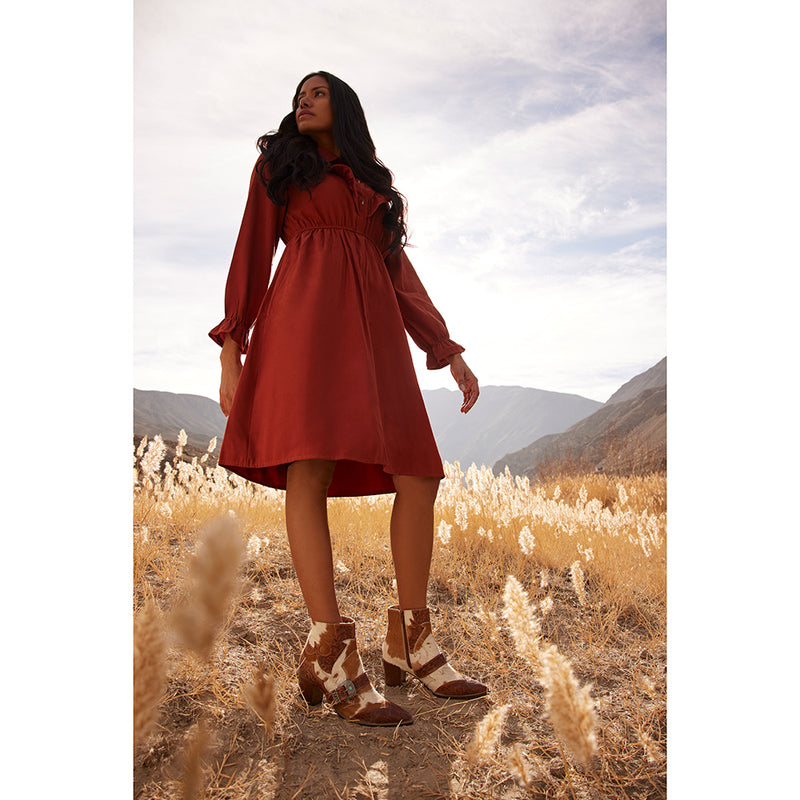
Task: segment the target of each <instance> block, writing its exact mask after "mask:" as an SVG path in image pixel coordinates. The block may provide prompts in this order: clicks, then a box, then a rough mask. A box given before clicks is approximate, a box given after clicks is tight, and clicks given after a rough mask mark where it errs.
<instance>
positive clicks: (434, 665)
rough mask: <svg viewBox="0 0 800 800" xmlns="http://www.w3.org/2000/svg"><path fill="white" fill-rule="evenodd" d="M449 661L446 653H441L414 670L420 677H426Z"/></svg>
mask: <svg viewBox="0 0 800 800" xmlns="http://www.w3.org/2000/svg"><path fill="white" fill-rule="evenodd" d="M446 663H447V656H446V655H445V654H444V653H439V655H438V656H434V657H433V658H432V659H431V660H430V661H428V662H426V663H425V664H423V665H422V666H421V667H420V668H419V669H415V670H414V674H415V675H416V676H417V677H418V678H425V677H427V676H428V675H430V674H431V672H435V671H436V670H437V669H439V667H442V666H444V665H445V664H446Z"/></svg>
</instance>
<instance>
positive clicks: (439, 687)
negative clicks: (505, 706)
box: [383, 606, 488, 700]
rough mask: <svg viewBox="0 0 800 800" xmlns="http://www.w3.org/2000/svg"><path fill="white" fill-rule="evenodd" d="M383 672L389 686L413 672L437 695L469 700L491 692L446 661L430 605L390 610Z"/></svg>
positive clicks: (384, 648) (398, 683)
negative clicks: (433, 623) (434, 629)
mask: <svg viewBox="0 0 800 800" xmlns="http://www.w3.org/2000/svg"><path fill="white" fill-rule="evenodd" d="M383 672H384V675H385V676H386V685H387V686H399V685H400V684H401V683H402V682H403V681H404V680H405V677H406V673H411V674H412V675H414V676H415V677H417V678H418V679H419V680H420V681H421V682H422V684H423V685H424V686H426V687H427V688H428V689H429V690H430V691H431V692H433V694H435V695H436V696H437V697H451V698H458V699H461V700H469V699H472V698H473V697H483V695H485V694H486V693H487V692H488V689H487V687H486V686H484V685H483V684H482V683H478V681H473V680H470V679H469V678H465V677H464V676H463V675H461V674H460V673H458V672H456V670H454V669H453V668H452V667H451V666H450V664H448V663H447V657H446V656H445V655H444V653H442V651H441V650H440V649H439V645H437V644H436V641H435V639H434V638H433V633H432V631H431V618H430V611H429V610H428V609H427V608H412V609H406V610H405V611H402V610H401V609H400V607H399V606H392V607H391V608H390V609H389V627H388V630H387V632H386V639H384V642H383Z"/></svg>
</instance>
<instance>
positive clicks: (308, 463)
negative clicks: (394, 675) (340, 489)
mask: <svg viewBox="0 0 800 800" xmlns="http://www.w3.org/2000/svg"><path fill="white" fill-rule="evenodd" d="M335 470H336V462H335V461H325V460H324V459H321V458H315V459H308V460H304V461H293V462H292V463H291V464H289V467H288V469H287V472H286V484H287V487H286V488H287V489H289V488H290V487H292V486H295V485H297V484H298V483H301V484H303V485H304V486H305V487H307V488H310V489H315V490H318V491H321V492H325V493H327V491H328V487H329V486H330V485H331V481H332V480H333V473H334V471H335Z"/></svg>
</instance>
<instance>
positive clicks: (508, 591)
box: [503, 575, 541, 667]
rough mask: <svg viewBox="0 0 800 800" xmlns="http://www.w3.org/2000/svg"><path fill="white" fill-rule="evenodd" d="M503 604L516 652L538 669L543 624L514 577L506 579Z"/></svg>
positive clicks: (504, 614)
mask: <svg viewBox="0 0 800 800" xmlns="http://www.w3.org/2000/svg"><path fill="white" fill-rule="evenodd" d="M503 603H504V608H503V617H505V620H506V622H508V627H509V630H510V631H511V638H512V639H513V641H514V647H515V649H516V651H517V652H518V653H519V655H521V656H522V657H523V658H524V659H525V660H526V661H527V662H528V663H529V664H530V665H531V666H533V667H536V666H537V665H538V663H539V643H540V635H541V622H540V620H539V618H538V617H537V616H536V614H535V612H534V610H533V607H532V606H531V603H530V600H529V599H528V593H527V592H526V591H525V590H524V589H523V588H522V584H521V583H520V582H519V581H518V580H517V579H516V578H515V577H514V576H513V575H509V576H508V577H507V578H506V588H505V590H504V592H503Z"/></svg>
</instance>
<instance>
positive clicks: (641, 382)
mask: <svg viewBox="0 0 800 800" xmlns="http://www.w3.org/2000/svg"><path fill="white" fill-rule="evenodd" d="M666 385H667V357H666V356H664V358H662V359H661V361H659V362H658V364H655V365H654V366H652V367H650V369H648V370H645V371H644V372H642V373H640V374H639V375H636V376H635V377H633V378H631V379H630V380H629V381H628V382H627V383H623V384H622V386H620V387H619V389H617V391H616V392H614V394H612V395H611V397H609V398H608V400H606V404H607V405H608V404H611V403H620V402H622V401H623V400H633V398H634V397H636V396H637V395H639V394H641V393H642V392H643V391H644V390H645V389H654V388H656V387H658V386H666Z"/></svg>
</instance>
